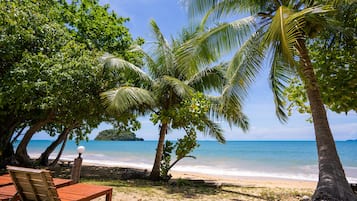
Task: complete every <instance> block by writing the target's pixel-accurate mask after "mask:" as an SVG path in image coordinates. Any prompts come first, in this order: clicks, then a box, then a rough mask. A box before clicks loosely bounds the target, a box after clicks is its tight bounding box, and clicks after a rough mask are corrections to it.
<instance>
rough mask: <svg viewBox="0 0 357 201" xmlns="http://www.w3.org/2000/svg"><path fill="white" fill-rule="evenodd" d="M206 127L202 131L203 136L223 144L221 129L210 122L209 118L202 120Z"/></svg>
mask: <svg viewBox="0 0 357 201" xmlns="http://www.w3.org/2000/svg"><path fill="white" fill-rule="evenodd" d="M203 121H204V123H205V125H206V127H205V129H204V132H203V133H204V134H205V135H209V136H211V137H214V138H216V139H217V141H218V142H220V143H225V142H226V139H225V138H224V133H223V130H222V128H221V127H220V126H219V125H218V124H217V123H215V122H213V121H211V120H210V119H209V118H204V119H203Z"/></svg>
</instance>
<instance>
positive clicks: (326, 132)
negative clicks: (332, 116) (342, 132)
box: [297, 40, 357, 201]
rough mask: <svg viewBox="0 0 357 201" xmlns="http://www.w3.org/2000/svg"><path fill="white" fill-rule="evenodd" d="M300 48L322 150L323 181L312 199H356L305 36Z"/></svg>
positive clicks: (320, 174)
mask: <svg viewBox="0 0 357 201" xmlns="http://www.w3.org/2000/svg"><path fill="white" fill-rule="evenodd" d="M297 49H298V51H299V54H300V63H301V70H302V71H301V75H302V78H303V81H304V83H305V87H306V91H307V96H308V99H309V102H310V107H311V113H312V118H313V123H314V129H315V137H316V145H317V151H318V163H319V181H318V184H317V187H316V190H315V192H314V195H313V197H312V200H329V201H356V200H357V197H356V195H355V194H354V193H353V191H352V189H351V187H350V185H349V184H348V181H347V179H346V175H345V172H344V170H343V167H342V164H341V161H340V158H339V156H338V153H337V150H336V145H335V141H334V139H333V135H332V132H331V129H330V126H329V123H328V120H327V115H326V110H325V107H324V104H323V102H322V99H321V95H320V90H319V88H318V83H317V79H316V75H315V73H314V71H313V67H312V64H311V60H310V58H309V55H308V50H307V48H306V46H305V40H299V41H298V45H297Z"/></svg>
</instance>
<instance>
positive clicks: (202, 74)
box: [102, 21, 248, 180]
mask: <svg viewBox="0 0 357 201" xmlns="http://www.w3.org/2000/svg"><path fill="white" fill-rule="evenodd" d="M151 27H152V30H153V33H154V36H155V41H154V42H153V44H154V45H153V47H152V50H153V51H152V52H153V53H152V55H149V54H148V53H146V52H144V51H142V50H141V49H140V48H138V47H136V48H133V51H140V52H141V53H142V54H143V55H144V58H145V61H146V67H147V68H145V71H143V70H141V69H140V68H138V67H136V66H134V65H133V64H130V63H128V62H126V61H124V60H121V59H119V58H115V57H112V56H109V55H106V56H105V58H104V60H105V61H106V64H107V65H110V66H116V68H119V69H122V70H123V71H122V72H126V73H129V74H130V75H131V76H132V75H134V80H137V81H139V82H137V83H139V84H137V85H135V84H126V85H121V86H119V87H118V88H115V89H113V90H110V91H107V92H104V93H103V94H102V96H103V97H104V99H105V102H106V104H107V105H108V109H109V110H116V111H118V112H125V111H128V110H132V111H137V112H141V113H143V114H148V113H150V114H151V115H152V116H154V117H155V120H152V121H153V122H155V123H156V122H157V123H159V129H160V131H159V140H158V144H157V149H156V156H155V161H154V165H153V168H152V171H151V175H150V178H151V179H152V180H159V179H160V165H161V160H162V155H163V147H164V141H165V136H166V134H167V133H168V130H169V129H170V128H173V125H172V124H173V120H174V119H175V118H176V117H175V115H176V114H175V111H176V109H178V108H179V107H180V104H181V102H182V101H183V100H186V99H190V97H192V96H193V95H194V93H195V92H205V91H206V90H220V89H222V86H223V85H224V82H225V79H224V77H223V75H224V72H223V70H224V67H225V65H224V64H219V65H215V66H205V67H202V66H203V63H201V62H199V61H200V60H199V59H197V60H192V61H190V62H189V63H187V65H182V64H181V63H180V61H179V60H178V59H177V58H176V57H177V53H178V50H179V49H180V47H181V44H182V43H183V42H184V41H186V40H188V39H189V38H190V37H192V35H193V34H194V32H189V31H184V32H183V34H182V36H181V38H180V40H173V41H172V43H171V44H169V43H168V42H167V40H166V39H165V38H164V36H163V34H162V33H161V32H160V29H159V27H158V26H157V24H156V23H155V22H154V21H151ZM191 33H193V34H191ZM203 51H207V50H206V49H205V48H202V49H201V52H203ZM202 54H203V53H202ZM205 55H206V54H205ZM132 79H133V77H132ZM205 97H206V98H207V99H210V100H211V102H212V104H211V105H212V106H211V109H210V114H207V115H206V116H205V117H204V119H203V121H204V123H205V127H206V128H205V131H206V134H208V135H211V136H213V137H215V138H216V139H217V140H218V141H220V142H224V141H225V139H224V136H223V133H222V130H221V129H220V127H219V125H218V124H217V123H215V122H213V120H211V119H210V118H209V117H210V116H209V115H211V114H212V116H214V117H219V116H222V117H224V118H225V119H227V120H228V122H230V123H233V124H235V125H238V126H240V127H241V128H242V129H243V130H246V129H247V127H248V123H247V118H246V116H245V115H244V114H242V112H241V110H240V105H239V104H238V102H237V104H236V105H235V107H237V108H238V109H231V110H229V109H227V108H225V107H223V105H222V104H219V103H220V101H221V100H222V98H221V97H211V96H209V95H205ZM232 104H233V103H232ZM235 107H232V108H235ZM187 122H190V119H187ZM174 128H177V125H175V126H174Z"/></svg>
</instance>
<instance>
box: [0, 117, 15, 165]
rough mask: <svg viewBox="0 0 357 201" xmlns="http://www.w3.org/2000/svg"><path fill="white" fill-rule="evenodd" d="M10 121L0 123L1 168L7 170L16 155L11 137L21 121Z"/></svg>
mask: <svg viewBox="0 0 357 201" xmlns="http://www.w3.org/2000/svg"><path fill="white" fill-rule="evenodd" d="M5 118H6V117H5ZM8 119H11V120H8ZM8 119H7V120H5V121H1V123H0V168H6V165H8V164H11V163H12V161H13V159H14V155H15V153H14V147H13V145H12V143H11V137H12V135H13V133H14V131H15V128H16V126H17V125H18V124H19V121H17V120H15V118H8Z"/></svg>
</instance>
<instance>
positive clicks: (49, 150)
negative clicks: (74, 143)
mask: <svg viewBox="0 0 357 201" xmlns="http://www.w3.org/2000/svg"><path fill="white" fill-rule="evenodd" d="M70 131H71V128H65V129H64V130H63V132H62V133H61V134H60V135H59V136H58V137H57V139H56V140H55V141H53V142H52V143H51V145H50V146H48V147H47V149H46V150H45V151H44V152H43V153H42V154H41V156H40V158H38V161H39V163H40V165H43V166H48V158H49V157H50V155H51V154H52V152H53V151H54V150H55V149H56V148H57V146H58V145H59V144H61V143H62V142H63V141H64V140H65V139H66V138H67V137H68V133H69V132H70Z"/></svg>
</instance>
